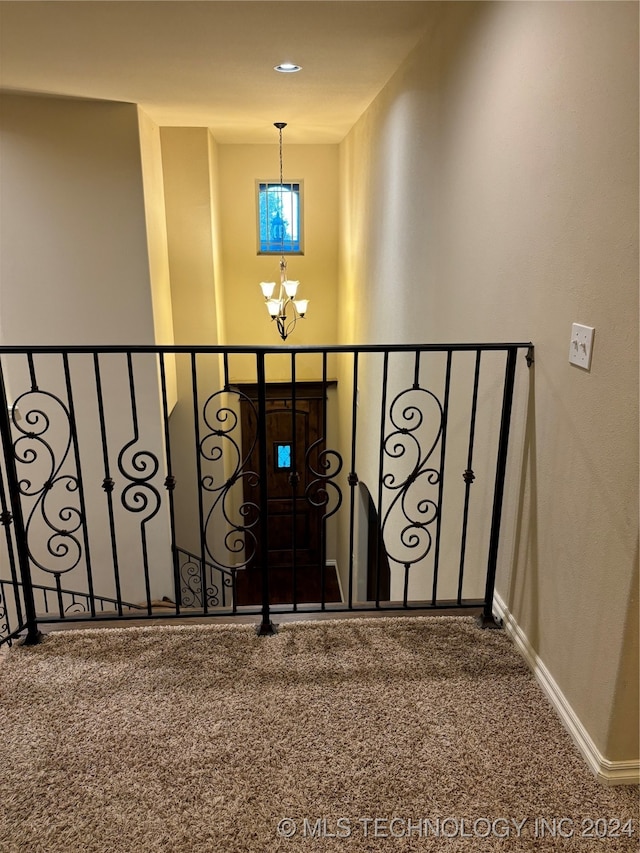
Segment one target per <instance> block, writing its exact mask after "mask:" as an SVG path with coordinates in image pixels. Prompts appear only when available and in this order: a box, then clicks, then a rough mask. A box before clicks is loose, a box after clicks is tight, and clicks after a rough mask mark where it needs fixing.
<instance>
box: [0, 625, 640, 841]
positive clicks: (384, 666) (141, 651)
mask: <svg viewBox="0 0 640 853" xmlns="http://www.w3.org/2000/svg"><path fill="white" fill-rule="evenodd" d="M0 725H1V729H0V851H2V853H18V852H19V853H76V851H77V853H80V851H83V853H84V851H87V853H94V851H95V853H98V851H100V853H103V851H104V853H107V851H108V853H129V851H131V853H134V851H135V853H147V851H149V853H151V851H153V852H154V853H155V851H166V853H210V851H215V852H216V853H217V851H221V853H235V851H243V853H270V851H281V850H319V851H392V850H393V851H408V850H412V851H440V850H444V851H454V850H461V851H487V853H489V851H550V850H570V851H574V850H575V851H576V853H578V851H580V853H582V851H584V853H590V851H602V853H613V851H636V850H637V849H638V837H639V836H638V832H639V826H638V808H637V804H638V792H637V789H635V788H631V787H626V788H605V787H602V786H601V785H600V784H599V783H598V782H597V781H596V780H595V778H594V777H593V776H592V775H591V773H590V771H589V770H588V769H587V768H586V766H585V765H584V763H583V761H582V759H581V757H580V756H579V755H578V753H577V751H576V749H575V748H574V746H573V745H572V743H571V741H570V739H569V737H568V735H567V734H566V733H565V732H564V730H563V729H562V727H561V726H560V724H559V723H558V721H557V719H556V716H555V714H554V712H553V710H552V709H551V708H550V706H549V705H548V704H547V702H546V700H545V698H544V696H543V694H542V693H541V691H540V689H539V688H538V686H537V685H536V683H535V681H534V680H533V679H532V677H531V676H530V674H529V672H528V670H527V668H526V666H525V665H524V663H523V662H522V661H521V659H520V658H519V656H518V654H517V653H516V652H515V650H514V649H513V648H512V646H511V644H510V642H509V639H508V638H507V636H506V635H505V634H504V633H502V632H499V631H480V630H479V629H477V628H476V627H475V625H474V623H473V620H471V619H468V618H460V617H424V618H401V619H398V618H396V619H361V620H353V621H340V622H335V621H331V622H307V623H299V624H288V625H283V626H282V627H281V630H280V633H279V634H278V635H277V636H276V637H273V638H258V637H256V636H255V634H254V632H253V629H252V627H251V626H232V627H229V626H211V627H210V626H206V627H200V626H182V625H181V626H178V627H169V628H164V627H150V628H146V627H145V628H129V629H99V630H91V631H68V632H61V633H57V634H51V635H49V637H48V638H47V639H46V641H45V642H44V643H43V644H42V645H41V646H38V647H35V648H14V649H13V650H12V651H11V652H10V653H9V654H8V655H7V656H6V657H5V658H4V660H3V661H2V663H0ZM376 818H377V819H378V823H377V824H376V823H374V822H373V821H374V819H376ZM543 818H544V819H545V820H546V821H547V823H546V824H545V825H543V824H542V823H541V821H540V819H543ZM596 818H603V819H604V820H605V821H606V824H604V823H602V822H601V823H600V824H598V825H595V824H594V825H593V828H592V830H591V831H592V833H593V834H594V835H595V834H596V833H597V832H603V830H604V831H606V832H607V833H609V834H613V835H617V836H618V837H614V838H605V839H602V840H597V839H596V838H595V837H593V838H588V837H587V838H585V837H582V835H583V833H584V832H586V833H587V834H588V833H589V831H590V824H589V821H593V820H595V819H596ZM283 819H287V820H288V821H289V822H288V823H287V822H285V823H284V824H282V826H281V832H284V833H286V834H292V833H293V834H292V836H291V837H290V838H288V837H287V838H285V837H284V836H283V835H279V834H278V824H279V822H280V821H281V820H283ZM629 819H633V831H634V836H633V837H631V838H629V837H627V836H626V835H624V834H621V833H620V831H619V830H617V828H616V824H615V820H619V821H621V828H622V827H624V825H625V821H627V820H629ZM554 826H555V832H556V835H557V836H559V835H560V834H562V835H564V836H569V835H571V836H572V837H556V838H553V837H552V834H551V833H553V827H554ZM543 827H544V837H542V835H541V834H542V831H543ZM485 836H486V837H485Z"/></svg>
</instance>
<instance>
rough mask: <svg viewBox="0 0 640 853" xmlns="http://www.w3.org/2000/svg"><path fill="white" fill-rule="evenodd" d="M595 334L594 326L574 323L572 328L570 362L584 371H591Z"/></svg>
mask: <svg viewBox="0 0 640 853" xmlns="http://www.w3.org/2000/svg"><path fill="white" fill-rule="evenodd" d="M594 332H595V329H594V328H593V327H592V326H581V325H580V324H579V323H574V324H573V325H572V326H571V343H570V345H569V362H570V363H571V364H575V365H576V366H577V367H582V368H583V370H589V369H590V367H591V352H592V350H593V333H594Z"/></svg>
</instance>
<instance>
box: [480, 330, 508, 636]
mask: <svg viewBox="0 0 640 853" xmlns="http://www.w3.org/2000/svg"><path fill="white" fill-rule="evenodd" d="M517 353H518V350H517V347H510V348H509V350H508V351H507V366H506V371H505V378H504V395H503V398H502V417H501V419H500V438H499V440H498V457H497V461H496V485H495V489H494V492H493V514H492V517H491V533H490V535H489V559H488V562H487V584H486V588H485V593H484V609H483V611H482V614H481V615H480V616H479V617H478V624H479V625H480V627H481V628H501V627H502V625H501V624H500V622H497V621H496V619H495V617H494V615H493V593H494V590H495V585H496V568H497V565H498V545H499V543H500V522H501V519H502V500H503V497H504V476H505V472H506V468H507V450H508V448H509V427H510V425H511V407H512V403H513V386H514V382H515V375H516V356H517Z"/></svg>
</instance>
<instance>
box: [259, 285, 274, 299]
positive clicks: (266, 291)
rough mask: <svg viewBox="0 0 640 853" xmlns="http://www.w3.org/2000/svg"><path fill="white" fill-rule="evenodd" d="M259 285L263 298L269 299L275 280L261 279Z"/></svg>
mask: <svg viewBox="0 0 640 853" xmlns="http://www.w3.org/2000/svg"><path fill="white" fill-rule="evenodd" d="M260 287H261V288H262V295H263V296H264V298H265V299H271V297H272V296H273V291H274V290H275V289H276V283H275V281H261V282H260Z"/></svg>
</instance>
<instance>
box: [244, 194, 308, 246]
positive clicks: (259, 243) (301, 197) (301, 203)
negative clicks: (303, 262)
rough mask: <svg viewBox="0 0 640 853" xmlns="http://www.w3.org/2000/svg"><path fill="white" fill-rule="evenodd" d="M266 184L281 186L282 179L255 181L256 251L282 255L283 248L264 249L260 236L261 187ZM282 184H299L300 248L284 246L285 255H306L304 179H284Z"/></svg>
mask: <svg viewBox="0 0 640 853" xmlns="http://www.w3.org/2000/svg"><path fill="white" fill-rule="evenodd" d="M264 184H266V185H267V186H269V185H271V186H280V179H279V178H275V179H273V180H266V179H264V178H256V182H255V202H256V239H257V250H256V253H257V254H258V255H282V254H283V251H282V248H278V249H263V248H262V240H261V237H260V187H261V186H262V185H264ZM282 185H283V186H284V187H287V186H293V185H297V186H298V241H297V242H298V248H297V249H291V248H287V247H286V246H285V247H284V254H285V255H304V181H302V180H296V179H293V180H288V181H283V182H282Z"/></svg>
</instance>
